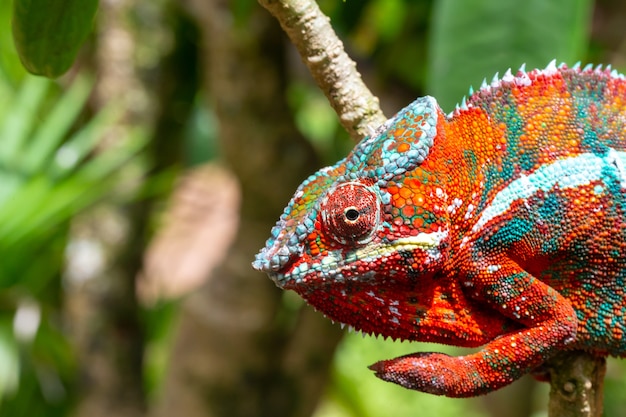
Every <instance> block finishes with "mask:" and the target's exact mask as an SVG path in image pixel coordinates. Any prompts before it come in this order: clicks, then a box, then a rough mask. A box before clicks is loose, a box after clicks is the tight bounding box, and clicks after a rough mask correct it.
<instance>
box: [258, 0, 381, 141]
mask: <svg viewBox="0 0 626 417" xmlns="http://www.w3.org/2000/svg"><path fill="white" fill-rule="evenodd" d="M259 3H260V4H261V5H262V6H263V7H265V8H266V9H267V10H269V12H270V13H272V15H274V17H276V19H278V21H279V22H280V25H281V26H282V28H283V30H284V31H285V32H286V33H287V35H288V36H289V38H290V39H291V42H292V43H293V44H294V45H295V46H296V48H297V49H298V52H299V53H300V56H301V57H302V60H303V61H304V63H305V64H306V65H307V67H308V68H309V70H310V71H311V74H312V75H313V78H314V79H315V81H316V82H317V84H318V86H319V87H320V88H321V90H322V91H323V92H324V94H326V97H327V98H328V101H330V104H331V106H332V107H333V109H334V110H335V112H336V113H337V115H338V116H339V120H340V122H341V125H342V126H343V127H344V129H346V130H347V131H348V133H349V134H350V136H351V137H352V138H353V139H355V140H359V139H362V138H363V137H365V136H367V135H369V134H370V133H371V132H372V131H373V130H374V129H376V128H377V127H378V126H380V125H381V124H382V123H384V122H385V120H386V118H385V116H384V114H383V112H382V111H381V109H380V105H379V101H378V98H377V97H375V96H374V95H373V94H372V92H371V91H370V90H369V89H368V88H367V87H366V86H365V84H364V83H363V80H362V79H361V75H360V74H359V73H358V71H357V70H356V64H355V63H354V61H352V60H351V59H350V57H349V56H348V55H347V54H346V52H345V51H344V49H343V43H342V42H341V40H340V39H339V38H338V37H337V35H336V34H335V32H334V30H333V28H332V26H331V25H330V19H329V18H328V17H327V16H326V15H324V14H323V13H322V12H321V11H320V9H319V7H318V6H317V3H316V2H315V1H313V0H282V1H281V0H259Z"/></svg>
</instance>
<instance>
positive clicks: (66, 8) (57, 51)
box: [12, 0, 98, 78]
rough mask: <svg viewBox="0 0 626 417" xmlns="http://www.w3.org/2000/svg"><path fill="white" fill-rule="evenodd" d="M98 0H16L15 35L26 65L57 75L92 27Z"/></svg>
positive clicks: (37, 72)
mask: <svg viewBox="0 0 626 417" xmlns="http://www.w3.org/2000/svg"><path fill="white" fill-rule="evenodd" d="M97 9H98V0H64V1H58V0H13V25H12V29H13V39H14V41H15V46H16V48H17V51H18V53H19V56H20V59H21V61H22V64H24V67H25V68H26V69H27V70H28V71H29V72H31V73H33V74H35V75H44V76H46V77H49V78H56V77H58V76H60V75H62V74H63V73H64V72H65V71H67V70H68V69H69V67H70V66H71V65H72V63H73V62H74V58H75V57H76V54H77V53H78V50H79V49H80V47H81V45H82V44H83V41H84V40H85V38H86V37H87V35H88V34H89V32H90V31H91V26H92V24H93V19H94V16H95V14H96V10H97Z"/></svg>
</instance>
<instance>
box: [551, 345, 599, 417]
mask: <svg viewBox="0 0 626 417" xmlns="http://www.w3.org/2000/svg"><path fill="white" fill-rule="evenodd" d="M547 369H548V371H549V373H550V401H549V403H548V415H549V416H550V417H561V416H568V417H601V416H602V401H603V387H604V374H605V373H606V358H604V357H600V356H594V355H591V354H589V353H587V352H582V351H571V352H563V353H561V354H559V355H557V356H556V357H554V358H552V359H551V360H550V361H549V362H548V363H547Z"/></svg>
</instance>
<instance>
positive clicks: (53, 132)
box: [23, 76, 93, 172]
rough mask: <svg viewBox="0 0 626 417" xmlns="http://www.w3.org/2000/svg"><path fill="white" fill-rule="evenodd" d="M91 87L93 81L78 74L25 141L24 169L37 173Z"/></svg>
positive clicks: (55, 146)
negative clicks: (30, 137)
mask: <svg viewBox="0 0 626 417" xmlns="http://www.w3.org/2000/svg"><path fill="white" fill-rule="evenodd" d="M92 86H93V82H92V80H89V79H87V77H84V76H79V77H77V78H76V79H75V80H74V82H73V83H72V84H71V86H70V87H69V89H68V90H67V92H66V93H65V94H64V95H63V96H62V97H61V98H60V99H59V101H58V102H57V103H56V105H55V106H54V108H52V110H51V111H50V112H49V113H48V115H47V116H46V118H45V119H44V120H43V121H42V122H41V123H39V124H38V127H37V130H36V131H35V133H34V134H33V137H32V139H31V140H29V141H28V145H27V146H28V148H29V149H28V153H27V154H26V155H25V156H24V160H23V167H24V169H25V171H27V172H36V171H37V170H41V169H42V168H43V166H44V164H45V163H47V162H49V160H50V158H51V156H52V154H53V152H54V151H56V149H57V148H58V146H59V145H60V144H61V142H62V141H63V139H65V137H66V135H67V133H68V131H69V130H70V128H71V127H72V125H73V123H74V121H75V120H76V118H77V117H78V115H79V114H80V112H81V111H82V109H83V108H84V105H85V103H86V101H87V98H88V97H89V93H91V90H92Z"/></svg>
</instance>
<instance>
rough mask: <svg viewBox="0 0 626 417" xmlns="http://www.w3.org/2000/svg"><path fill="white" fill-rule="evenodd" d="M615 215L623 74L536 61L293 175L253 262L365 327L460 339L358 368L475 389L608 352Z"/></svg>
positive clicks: (615, 305) (613, 323)
mask: <svg viewBox="0 0 626 417" xmlns="http://www.w3.org/2000/svg"><path fill="white" fill-rule="evenodd" d="M625 212H626V79H625V77H624V75H622V74H620V73H618V72H617V71H615V70H612V69H611V68H610V66H609V67H602V66H597V67H593V66H590V65H588V66H585V67H582V66H581V65H580V64H576V65H574V66H572V67H571V68H570V67H568V66H567V65H565V64H560V65H557V64H556V62H555V61H552V62H551V63H550V64H549V65H548V66H547V67H545V68H543V69H533V70H530V71H527V70H526V69H525V67H524V66H522V67H521V68H520V69H519V71H517V72H516V73H515V74H513V73H512V72H511V70H508V71H507V72H506V73H505V74H504V75H503V76H502V77H501V78H499V77H498V75H497V74H496V77H494V79H493V81H491V82H490V83H487V82H483V84H482V85H481V87H480V88H479V89H477V90H476V91H472V89H470V94H469V95H468V98H467V99H465V98H464V99H463V101H462V102H461V103H460V104H459V105H457V106H456V109H454V110H453V111H452V112H451V113H449V114H444V112H443V111H442V110H441V108H440V106H439V105H438V103H437V101H436V100H435V99H434V98H432V97H430V96H425V97H421V98H418V99H417V100H415V101H414V102H413V103H411V104H409V105H408V106H407V107H406V108H404V109H402V110H400V111H399V112H398V113H397V114H396V115H395V116H394V117H392V118H391V119H389V120H388V121H387V122H386V123H384V124H383V125H382V126H380V127H379V128H378V129H376V130H375V131H373V132H372V133H371V134H370V135H369V136H368V137H366V138H364V139H363V140H362V141H361V142H360V143H358V144H357V145H356V146H355V148H354V149H353V150H352V151H351V152H350V153H349V154H348V155H347V156H346V157H345V158H344V159H343V160H341V161H339V162H338V163H337V164H336V165H334V166H330V167H326V168H323V169H321V170H319V171H318V172H317V173H315V174H313V175H311V176H310V177H309V178H307V179H306V180H305V181H304V182H303V183H302V184H301V185H300V187H299V188H298V189H297V191H296V192H295V195H294V196H293V198H292V200H291V201H290V202H289V204H288V206H287V207H286V208H285V210H284V212H283V214H282V215H281V217H280V219H279V220H278V222H277V224H276V226H275V227H274V228H273V229H272V231H271V236H270V238H269V239H268V241H267V244H266V247H265V248H263V249H262V250H261V251H260V252H259V253H258V254H257V255H256V258H255V260H254V262H253V267H254V268H255V269H257V270H259V271H263V272H266V273H267V274H268V275H269V276H270V277H271V279H272V280H273V281H274V282H275V283H276V284H277V285H278V286H279V287H281V288H283V289H287V290H293V291H295V292H296V293H298V294H299V295H300V296H301V297H302V298H303V299H304V300H305V301H306V302H308V303H309V304H311V305H312V306H313V307H315V308H316V309H317V310H319V311H321V312H322V313H324V314H325V315H326V316H327V317H329V318H330V319H332V320H334V321H338V322H340V323H343V324H346V325H349V326H351V327H352V328H354V329H356V330H359V331H361V332H363V333H365V334H370V335H382V336H385V337H391V338H393V339H400V340H410V341H418V342H420V341H421V342H435V343H440V344H448V345H454V346H462V347H474V348H477V350H476V351H475V352H474V353H469V354H466V355H462V356H451V355H447V354H443V353H438V352H426V353H424V352H420V353H414V354H409V355H406V356H402V357H399V358H395V359H390V360H383V361H380V362H378V363H376V364H374V365H372V366H371V369H372V370H373V371H374V372H375V375H376V376H378V377H379V378H381V379H383V380H385V381H389V382H393V383H396V384H399V385H401V386H403V387H406V388H409V389H414V390H418V391H423V392H427V393H432V394H436V395H445V396H448V397H470V396H477V395H482V394H486V393H488V392H491V391H494V390H497V389H499V388H501V387H503V386H506V385H508V384H510V383H511V382H513V381H515V380H516V379H518V378H520V377H521V376H522V375H524V374H527V373H532V372H533V370H537V369H538V368H539V367H540V366H541V365H542V364H543V363H544V362H545V361H546V360H548V359H549V358H551V357H552V356H553V355H554V354H555V353H556V352H559V351H562V350H570V349H580V350H585V351H588V352H592V353H593V354H596V355H601V356H609V355H611V356H624V355H625V354H626V335H625V332H626V320H625V317H626V302H625V298H626V293H625V288H626V285H625V280H626V215H625Z"/></svg>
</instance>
